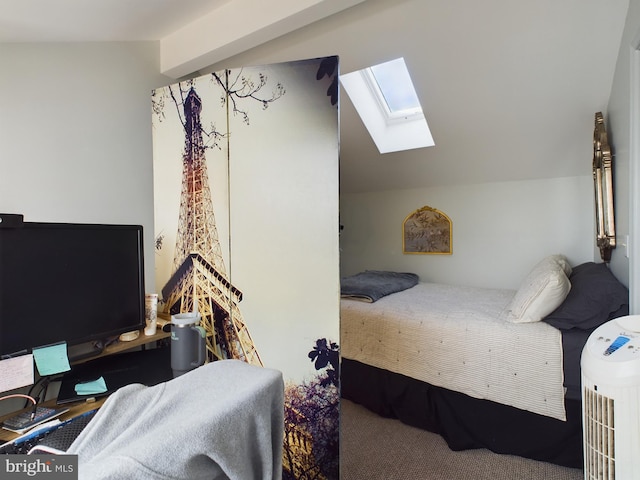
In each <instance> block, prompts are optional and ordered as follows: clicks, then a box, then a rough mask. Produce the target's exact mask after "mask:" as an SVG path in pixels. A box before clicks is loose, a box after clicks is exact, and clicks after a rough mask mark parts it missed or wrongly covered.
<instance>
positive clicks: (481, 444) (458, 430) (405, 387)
mask: <svg viewBox="0 0 640 480" xmlns="http://www.w3.org/2000/svg"><path fill="white" fill-rule="evenodd" d="M340 385H341V390H342V393H341V394H342V397H343V398H345V399H347V400H351V401H353V402H355V403H359V404H361V405H363V406H364V407H366V408H368V409H369V410H371V411H373V412H375V413H377V414H378V415H381V416H384V417H390V418H397V419H399V420H400V421H402V422H403V423H406V424H408V425H411V426H414V427H418V428H422V429H425V430H428V431H431V432H434V433H438V434H440V435H441V436H442V437H443V438H444V439H445V441H446V442H447V444H448V445H449V448H451V449H452V450H455V451H458V450H467V449H472V448H487V449H489V450H491V451H493V452H495V453H501V454H510V455H518V456H521V457H525V458H530V459H534V460H540V461H545V462H549V463H554V464H556V465H562V466H566V467H571V468H582V467H583V463H582V458H583V457H582V409H581V404H580V401H579V400H566V401H565V403H566V405H565V408H566V413H567V420H566V421H561V420H557V419H554V418H550V417H545V416H541V415H537V414H534V413H531V412H528V411H525V410H520V409H517V408H514V407H510V406H508V405H501V404H498V403H495V402H491V401H488V400H482V399H477V398H473V397H470V396H467V395H465V394H462V393H458V392H453V391H451V390H447V389H445V388H441V387H436V386H433V385H430V384H428V383H424V382H421V381H419V380H415V379H413V378H410V377H407V376H404V375H400V374H397V373H393V372H389V371H387V370H382V369H379V368H376V367H372V366H370V365H366V364H364V363H361V362H358V361H355V360H350V359H346V358H343V359H342V366H341V382H340Z"/></svg>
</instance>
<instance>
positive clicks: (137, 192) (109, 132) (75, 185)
mask: <svg viewBox="0 0 640 480" xmlns="http://www.w3.org/2000/svg"><path fill="white" fill-rule="evenodd" d="M0 65H2V68H0V211H1V212H4V213H22V214H24V216H25V220H29V221H59V222H87V223H134V224H142V225H143V226H144V228H145V250H146V258H145V260H146V266H145V270H146V272H145V277H146V281H147V290H148V291H153V290H154V287H155V286H154V276H153V270H154V254H153V251H154V250H153V179H152V154H151V108H150V105H151V103H150V95H151V90H152V89H153V88H155V87H157V86H160V85H163V84H166V83H168V80H167V79H166V78H165V77H163V76H162V75H160V74H159V73H158V72H159V71H160V70H159V48H158V44H157V43H155V42H136V43H82V44H73V43H60V44H37V43H36V44H0Z"/></svg>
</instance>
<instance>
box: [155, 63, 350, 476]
mask: <svg viewBox="0 0 640 480" xmlns="http://www.w3.org/2000/svg"><path fill="white" fill-rule="evenodd" d="M337 82H338V58H337V57H326V58H320V59H312V60H304V61H299V62H288V63H282V64H275V65H267V66H260V67H245V68H239V69H230V70H225V71H221V72H214V73H211V74H208V75H203V76H200V77H197V78H193V79H189V80H185V81H182V82H179V83H175V84H173V85H169V86H167V87H163V88H159V89H156V90H154V91H153V92H152V107H153V152H154V195H155V200H154V203H155V230H156V231H155V238H156V287H157V289H159V290H160V292H159V293H160V299H159V307H158V309H159V311H162V312H165V313H166V314H174V313H179V312H190V311H193V309H194V305H195V306H196V307H195V308H197V309H198V311H199V312H200V314H201V316H202V323H201V325H202V326H203V327H204V328H205V330H206V332H207V338H206V341H207V352H208V360H209V361H216V360H218V359H227V358H234V359H240V360H243V361H246V362H248V363H251V364H254V365H260V366H267V367H270V368H276V369H278V370H281V371H282V372H283V374H284V377H285V384H286V387H285V404H286V405H285V437H284V439H283V441H284V456H283V478H284V479H285V480H286V479H299V480H303V479H312V478H313V479H323V478H325V479H334V478H335V479H337V478H339V471H338V450H339V448H338V439H339V428H338V427H339V423H338V422H339V374H338V358H339V345H338V343H337V339H338V336H339V313H338V308H339V306H338V298H339V296H338V289H339V287H338V284H337V282H338V280H337V279H338V278H339V274H338V253H337V251H338V246H337V244H338V231H337V226H338V206H337V205H338V83H337Z"/></svg>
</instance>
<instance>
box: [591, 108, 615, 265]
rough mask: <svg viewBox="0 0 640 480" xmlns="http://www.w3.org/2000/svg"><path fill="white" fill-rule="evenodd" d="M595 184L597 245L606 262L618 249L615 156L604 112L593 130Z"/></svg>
mask: <svg viewBox="0 0 640 480" xmlns="http://www.w3.org/2000/svg"><path fill="white" fill-rule="evenodd" d="M593 183H594V190H595V207H596V244H597V246H598V248H599V249H600V257H601V258H602V260H603V261H604V262H609V261H610V260H611V250H613V249H614V248H615V247H616V228H615V219H614V209H613V155H612V154H611V147H610V146H609V140H608V138H607V130H606V128H605V124H604V116H603V115H602V112H597V113H596V114H595V127H594V130H593Z"/></svg>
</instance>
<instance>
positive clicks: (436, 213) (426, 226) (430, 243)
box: [402, 206, 452, 255]
mask: <svg viewBox="0 0 640 480" xmlns="http://www.w3.org/2000/svg"><path fill="white" fill-rule="evenodd" d="M402 252H403V253H409V254H411V253H415V254H430V255H451V253H452V247H451V219H450V218H449V216H448V215H447V214H445V213H444V212H441V211H440V210H438V209H436V208H432V207H429V206H424V207H422V208H419V209H417V210H415V211H413V212H411V213H410V214H409V215H407V216H406V217H405V219H404V221H403V222H402Z"/></svg>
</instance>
